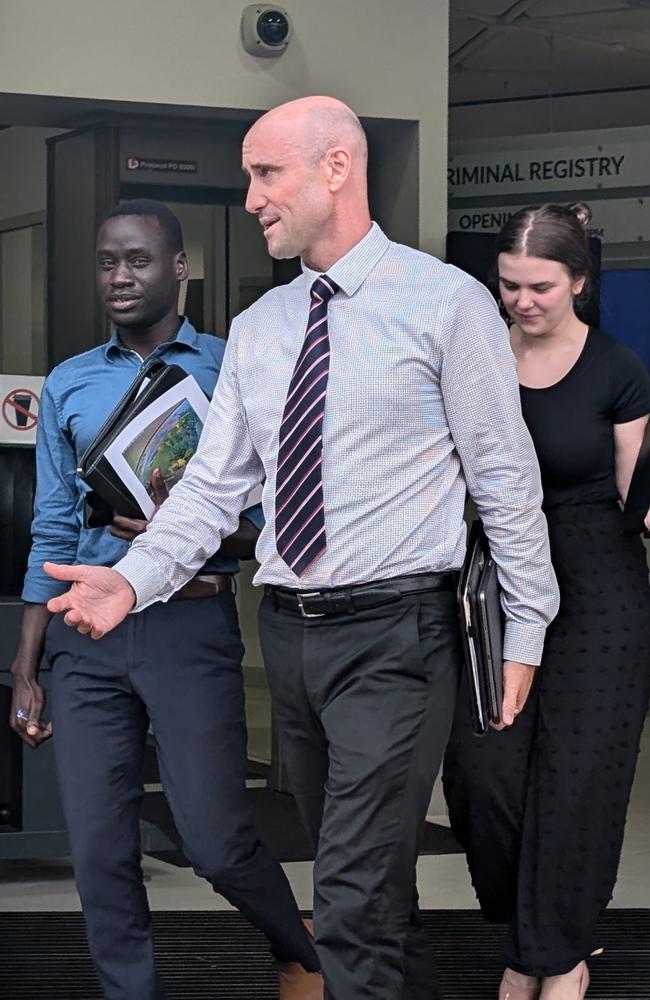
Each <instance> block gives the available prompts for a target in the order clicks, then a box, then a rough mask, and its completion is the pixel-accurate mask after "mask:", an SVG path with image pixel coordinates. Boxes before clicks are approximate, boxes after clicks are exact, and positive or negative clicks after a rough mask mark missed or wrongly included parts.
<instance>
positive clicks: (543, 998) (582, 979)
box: [540, 962, 589, 1000]
mask: <svg viewBox="0 0 650 1000" xmlns="http://www.w3.org/2000/svg"><path fill="white" fill-rule="evenodd" d="M576 969H580V976H579V977H576V978H574V977H573V973H574V972H575V971H576ZM569 977H570V978H569ZM588 989H589V969H588V968H587V963H586V962H580V963H579V965H576V967H575V969H572V970H571V972H570V973H567V975H565V976H547V977H546V978H545V979H544V980H543V982H542V992H541V993H540V1000H584V998H585V996H586V993H587V990H588Z"/></svg>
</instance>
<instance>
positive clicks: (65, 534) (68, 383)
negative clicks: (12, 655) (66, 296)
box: [22, 320, 264, 604]
mask: <svg viewBox="0 0 650 1000" xmlns="http://www.w3.org/2000/svg"><path fill="white" fill-rule="evenodd" d="M224 348H225V343H224V341H223V340H220V339H219V338H218V337H213V336H210V334H206V333H197V332H196V330H195V329H194V327H193V326H192V324H191V323H189V322H188V321H187V320H184V322H183V324H182V326H181V328H180V330H179V331H178V335H177V336H176V339H175V340H171V341H167V342H166V343H164V344H161V345H160V346H159V347H157V348H156V349H155V350H154V351H153V352H152V353H151V354H150V355H149V357H148V358H147V359H146V360H147V362H149V361H150V360H151V359H152V358H156V357H158V358H162V359H164V361H165V362H166V363H167V364H175V365H179V366H180V367H181V368H183V369H184V370H185V371H186V372H187V373H188V375H193V376H194V378H195V379H196V381H197V382H198V384H199V385H200V386H201V389H202V390H203V392H205V394H206V395H207V396H208V397H211V396H212V393H213V392H214V387H215V385H216V382H217V377H218V375H219V370H220V368H221V361H222V358H223V353H224ZM144 363H145V362H144V361H143V359H142V358H141V357H140V355H139V354H137V353H136V352H135V351H131V350H129V349H127V348H126V347H124V346H123V344H122V343H121V341H120V339H119V337H118V335H117V332H114V333H113V336H112V337H111V339H110V340H109V341H108V343H107V344H103V345H102V346H101V347H95V348H93V349H92V350H90V351H86V352H85V354H78V355H77V356H76V357H73V358H69V359H68V360H67V361H64V362H63V363H62V364H60V365H58V366H57V367H56V368H55V369H54V371H53V372H52V373H51V375H49V376H48V378H47V379H46V381H45V385H44V387H43V393H42V396H41V405H40V412H39V420H38V430H37V435H36V484H37V485H36V500H35V505H34V521H33V524H32V538H33V541H32V548H31V552H30V555H29V562H28V567H27V574H26V577H25V584H24V588H23V593H22V597H23V600H24V601H30V602H32V603H35V604H44V603H45V602H46V601H48V600H49V599H50V598H51V597H55V596H57V595H58V594H61V593H63V591H65V590H67V587H68V585H67V584H66V583H61V582H60V581H57V580H53V579H52V578H51V577H49V576H47V574H46V573H45V572H44V570H43V563H44V562H45V561H46V560H49V561H50V562H57V563H87V564H90V565H100V566H112V565H113V564H114V563H116V562H117V561H118V560H119V559H121V558H122V556H124V555H125V554H126V552H127V550H128V548H129V543H128V542H125V541H122V540H121V539H119V538H115V537H114V536H113V535H111V533H110V528H85V527H84V523H83V522H84V506H85V495H86V494H87V493H88V491H89V487H88V486H87V485H86V484H85V483H83V482H82V481H81V480H80V479H79V477H78V476H77V468H78V466H79V460H80V459H81V456H82V455H83V453H84V451H85V450H86V448H87V447H88V445H89V444H90V443H91V441H92V440H93V438H94V437H95V435H96V434H97V432H98V430H99V429H100V427H101V426H102V424H103V423H104V421H105V420H106V418H107V417H108V415H109V414H110V413H111V412H112V410H113V409H114V408H115V406H116V405H117V403H118V402H119V401H120V399H121V398H122V396H123V395H124V393H125V392H126V390H127V389H128V388H129V386H130V385H131V383H132V382H133V380H134V379H135V377H136V375H137V374H138V372H139V371H140V369H141V368H142V366H143V364H144ZM246 517H247V518H249V520H251V521H252V522H253V523H254V524H255V525H256V526H257V527H259V528H261V527H262V525H263V523H264V522H263V518H262V515H261V508H260V507H257V508H251V509H250V510H247V511H246ZM215 547H216V546H215ZM238 569H239V563H238V562H237V560H236V559H228V558H224V557H223V556H221V555H217V556H215V557H214V558H213V559H211V560H210V561H209V563H208V564H207V565H206V567H205V569H204V572H212V573H236V572H237V570H238Z"/></svg>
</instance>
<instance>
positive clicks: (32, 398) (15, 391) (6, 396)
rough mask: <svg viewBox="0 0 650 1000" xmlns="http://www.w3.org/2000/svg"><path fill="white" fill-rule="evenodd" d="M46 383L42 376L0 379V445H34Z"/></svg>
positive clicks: (9, 376)
mask: <svg viewBox="0 0 650 1000" xmlns="http://www.w3.org/2000/svg"><path fill="white" fill-rule="evenodd" d="M44 381H45V379H44V378H43V377H42V376H41V375H0V444H31V445H33V444H35V443H36V425H37V423H38V410H39V406H40V401H41V392H42V389H43V382H44Z"/></svg>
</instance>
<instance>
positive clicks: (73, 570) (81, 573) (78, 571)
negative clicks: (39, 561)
mask: <svg viewBox="0 0 650 1000" xmlns="http://www.w3.org/2000/svg"><path fill="white" fill-rule="evenodd" d="M43 569H44V570H45V572H46V573H47V575H48V576H52V577H54V579H55V580H70V581H72V582H74V581H75V580H83V579H84V577H85V575H86V573H85V567H84V566H63V565H62V564H61V563H52V562H46V563H43Z"/></svg>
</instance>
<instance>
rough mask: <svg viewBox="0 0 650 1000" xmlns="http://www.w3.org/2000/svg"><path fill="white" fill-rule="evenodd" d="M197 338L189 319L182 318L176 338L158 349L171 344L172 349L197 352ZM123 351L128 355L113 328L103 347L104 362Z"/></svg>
mask: <svg viewBox="0 0 650 1000" xmlns="http://www.w3.org/2000/svg"><path fill="white" fill-rule="evenodd" d="M199 336H200V334H198V333H197V332H196V330H195V329H194V327H193V326H192V324H191V323H190V321H189V319H187V317H185V316H184V317H183V322H182V323H181V325H180V329H179V331H178V333H177V334H176V336H175V337H174V339H173V340H169V341H166V343H165V344H161V345H160V347H169V346H171V345H172V344H173V345H174V347H182V348H185V347H187V348H188V349H189V350H191V351H197V352H198V351H200V350H201V346H200V342H199ZM159 350H160V348H156V351H159ZM125 351H126V352H127V353H128V351H129V348H127V347H125V346H124V344H123V343H122V341H121V340H120V336H119V334H118V332H117V327H114V329H113V333H112V334H111V338H110V340H109V341H107V343H106V345H105V346H104V355H105V357H106V360H107V361H110V360H111V358H114V357H116V356H117V355H119V354H122V353H123V352H125ZM154 353H155V352H154Z"/></svg>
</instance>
